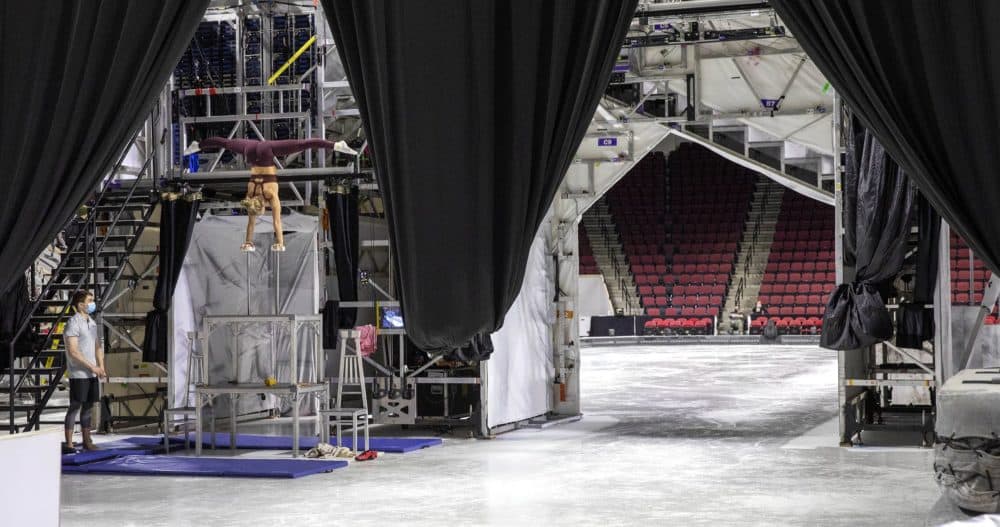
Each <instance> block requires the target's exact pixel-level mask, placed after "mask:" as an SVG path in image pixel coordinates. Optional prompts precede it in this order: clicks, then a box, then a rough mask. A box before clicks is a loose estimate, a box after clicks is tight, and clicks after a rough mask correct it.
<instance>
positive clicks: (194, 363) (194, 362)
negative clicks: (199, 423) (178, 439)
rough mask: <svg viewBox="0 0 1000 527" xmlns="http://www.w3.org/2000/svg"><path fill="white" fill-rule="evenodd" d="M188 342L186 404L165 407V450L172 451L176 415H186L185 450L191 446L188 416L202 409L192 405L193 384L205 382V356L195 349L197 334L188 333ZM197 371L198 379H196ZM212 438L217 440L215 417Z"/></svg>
mask: <svg viewBox="0 0 1000 527" xmlns="http://www.w3.org/2000/svg"><path fill="white" fill-rule="evenodd" d="M188 342H189V343H190V344H191V345H190V347H189V348H188V349H190V350H191V351H190V352H189V353H188V370H187V371H188V386H187V390H185V391H184V405H183V406H180V407H177V408H165V409H164V410H163V448H164V451H165V452H166V453H167V454H169V453H170V423H171V422H172V421H173V418H174V417H176V416H179V415H180V416H184V426H183V430H184V450H187V449H188V448H189V446H190V441H188V439H187V430H188V428H187V424H188V417H189V416H192V415H197V413H198V412H199V411H200V410H201V408H199V407H198V406H191V386H192V385H197V384H199V383H202V382H204V379H205V374H206V372H205V367H206V365H205V356H204V355H202V354H201V352H199V351H197V350H196V349H195V345H194V343H195V342H196V339H195V334H194V333H193V332H192V333H188ZM196 373H197V377H198V378H197V380H195V379H194V376H195V374H196ZM171 396H172V394H167V397H171ZM211 432H212V440H213V441H214V440H215V419H212V424H211Z"/></svg>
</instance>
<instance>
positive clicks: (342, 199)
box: [326, 185, 359, 343]
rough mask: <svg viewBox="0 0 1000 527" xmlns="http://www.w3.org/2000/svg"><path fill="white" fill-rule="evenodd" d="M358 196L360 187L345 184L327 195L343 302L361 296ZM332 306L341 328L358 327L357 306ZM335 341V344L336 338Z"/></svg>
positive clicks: (329, 314) (338, 326)
mask: <svg viewBox="0 0 1000 527" xmlns="http://www.w3.org/2000/svg"><path fill="white" fill-rule="evenodd" d="M358 196H359V193H358V187H356V186H352V187H350V188H348V187H347V186H345V185H336V186H334V187H333V191H332V192H328V193H327V194H326V210H327V213H328V214H329V218H330V237H331V239H332V240H331V241H332V242H333V260H334V264H335V265H336V266H337V290H338V291H339V292H340V298H339V300H340V301H341V302H354V301H357V299H358V257H359V255H358ZM327 305H328V306H330V304H327ZM332 307H333V309H334V310H335V311H336V314H337V317H336V320H337V328H338V329H349V328H353V327H354V324H355V322H356V321H357V318H358V310H357V308H345V309H336V304H333V306H332ZM332 315H333V314H332V313H328V314H327V316H332ZM334 337H335V334H334ZM332 342H334V343H335V342H336V340H333V341H332Z"/></svg>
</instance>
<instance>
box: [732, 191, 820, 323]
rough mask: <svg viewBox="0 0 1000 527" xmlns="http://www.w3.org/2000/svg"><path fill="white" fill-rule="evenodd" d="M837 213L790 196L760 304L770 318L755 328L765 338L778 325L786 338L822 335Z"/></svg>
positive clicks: (787, 194) (777, 230) (785, 200)
mask: <svg viewBox="0 0 1000 527" xmlns="http://www.w3.org/2000/svg"><path fill="white" fill-rule="evenodd" d="M833 223H834V217H833V209H832V207H829V206H827V205H823V204H820V203H817V202H816V201H814V200H811V199H809V198H806V197H804V196H802V195H801V194H797V193H795V192H792V191H785V194H784V197H783V199H782V203H781V212H780V213H779V215H778V222H777V224H776V225H775V231H774V242H773V244H772V245H771V253H770V255H769V257H768V260H767V267H766V268H765V272H764V278H763V280H762V282H761V287H760V293H759V295H758V300H760V301H761V303H763V304H764V306H765V307H766V308H767V316H764V317H757V318H755V319H754V320H753V322H752V323H751V332H752V333H760V332H761V331H762V330H763V327H764V326H765V325H766V324H767V321H768V319H774V322H775V325H776V326H777V328H778V332H779V333H781V334H811V333H819V331H820V329H821V328H822V326H823V310H824V308H825V306H826V302H827V300H828V299H829V297H830V293H831V292H832V291H833V288H834V285H835V281H836V274H835V264H834V262H835V257H834V249H833V244H834V235H833V234H834V233H833Z"/></svg>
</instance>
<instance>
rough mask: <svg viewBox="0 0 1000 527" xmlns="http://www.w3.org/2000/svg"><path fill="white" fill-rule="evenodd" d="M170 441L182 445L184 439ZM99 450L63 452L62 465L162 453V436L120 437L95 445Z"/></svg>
mask: <svg viewBox="0 0 1000 527" xmlns="http://www.w3.org/2000/svg"><path fill="white" fill-rule="evenodd" d="M170 442H171V443H173V444H176V445H178V446H179V447H182V446H183V445H184V440H183V439H181V438H170ZM97 447H98V448H100V450H94V451H87V450H83V451H80V452H77V453H76V454H63V455H62V464H63V465H83V464H85V463H93V462H95V461H104V460H105V459H111V458H114V457H118V456H132V455H135V456H144V455H150V454H162V453H163V436H136V437H128V438H125V439H120V440H118V441H107V442H104V443H99V444H98V445H97Z"/></svg>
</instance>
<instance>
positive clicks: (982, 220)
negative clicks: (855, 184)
mask: <svg viewBox="0 0 1000 527" xmlns="http://www.w3.org/2000/svg"><path fill="white" fill-rule="evenodd" d="M771 4H772V5H773V6H774V8H775V10H777V12H778V14H779V15H780V16H781V19H782V20H783V21H784V22H785V23H786V24H787V25H788V26H789V28H790V29H791V30H792V32H793V34H794V36H795V38H796V39H797V40H798V41H799V43H800V44H801V45H802V47H803V49H805V50H806V52H807V53H808V54H809V57H810V58H811V59H812V60H813V61H815V62H816V65H817V66H818V67H819V69H820V70H821V71H822V72H823V73H824V74H825V75H826V76H827V78H829V80H830V83H831V84H833V86H834V87H835V88H836V90H837V93H838V94H840V95H841V96H842V97H843V98H844V99H845V100H846V101H847V103H848V104H849V105H850V107H851V109H852V110H853V111H855V112H856V113H857V114H858V115H859V117H860V118H861V119H862V120H864V121H865V123H866V124H867V125H868V127H869V128H870V129H871V130H872V131H873V132H875V134H876V135H877V136H878V138H879V140H880V141H881V142H882V144H883V145H885V149H886V150H887V151H888V152H889V154H890V155H891V156H892V157H893V159H896V160H897V161H898V162H899V163H900V165H901V166H902V167H903V169H904V170H905V172H906V173H907V174H909V175H910V177H912V178H913V181H914V182H915V183H916V185H917V187H918V188H920V190H921V192H923V193H924V194H925V195H926V196H927V199H928V200H929V201H930V202H931V204H932V205H933V206H934V208H935V209H937V211H938V213H940V214H941V216H943V217H944V218H945V220H947V221H948V223H949V225H951V226H952V227H953V228H954V229H955V230H957V231H958V233H959V234H961V235H962V237H963V238H964V239H965V240H966V241H968V242H969V245H971V246H972V248H973V249H974V250H975V252H976V254H977V255H978V256H980V257H981V258H982V259H983V260H984V261H985V262H986V263H987V264H988V265H989V266H990V268H991V269H992V270H993V272H994V273H1000V222H998V221H996V220H995V217H994V216H995V213H996V204H997V203H998V202H1000V178H998V177H997V176H996V170H997V167H998V166H1000V39H997V38H996V35H995V33H996V30H995V24H996V21H997V20H1000V2H995V1H992V0H924V1H909V2H875V1H866V0H772V1H771Z"/></svg>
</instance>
